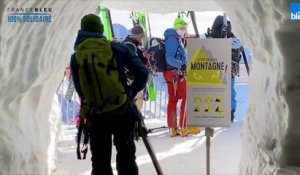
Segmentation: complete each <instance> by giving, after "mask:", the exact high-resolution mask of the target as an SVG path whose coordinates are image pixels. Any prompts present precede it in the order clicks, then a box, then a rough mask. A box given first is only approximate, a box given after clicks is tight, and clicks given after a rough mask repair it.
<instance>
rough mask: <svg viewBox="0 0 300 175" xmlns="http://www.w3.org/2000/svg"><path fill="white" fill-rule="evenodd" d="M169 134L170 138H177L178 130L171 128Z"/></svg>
mask: <svg viewBox="0 0 300 175" xmlns="http://www.w3.org/2000/svg"><path fill="white" fill-rule="evenodd" d="M169 133H170V137H176V135H177V129H176V128H170V129H169Z"/></svg>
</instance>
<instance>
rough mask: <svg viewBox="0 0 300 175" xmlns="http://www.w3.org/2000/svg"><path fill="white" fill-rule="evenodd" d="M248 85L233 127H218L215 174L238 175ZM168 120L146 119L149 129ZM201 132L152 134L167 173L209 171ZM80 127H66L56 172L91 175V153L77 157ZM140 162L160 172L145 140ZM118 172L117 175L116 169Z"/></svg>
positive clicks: (240, 91)
mask: <svg viewBox="0 0 300 175" xmlns="http://www.w3.org/2000/svg"><path fill="white" fill-rule="evenodd" d="M247 94H248V86H247V85H238V86H237V101H238V109H237V114H236V121H235V123H233V125H232V126H231V127H230V128H214V129H215V132H214V137H213V138H212V141H211V174H212V175H238V174H239V164H240V151H241V148H240V147H241V146H240V145H241V140H240V138H241V129H242V125H243V118H244V115H245V113H246V110H247V106H248V100H247V99H248V98H247ZM165 120H166V119H147V120H145V122H146V125H147V127H148V128H153V127H158V126H163V125H165V123H166V121H165ZM201 130H202V131H201V133H200V134H197V135H189V136H188V137H185V138H182V137H180V136H177V137H175V138H171V137H169V133H168V130H167V129H160V130H156V131H155V132H153V133H151V134H149V139H150V141H151V143H152V145H153V147H154V149H155V152H156V155H157V157H158V159H159V162H160V164H161V167H162V169H163V172H164V174H165V175H196V174H199V175H201V174H206V137H205V136H204V128H201ZM75 134H76V129H75V128H74V126H68V125H65V126H63V132H62V133H61V135H60V138H59V139H60V141H59V144H58V152H59V153H58V167H57V170H56V171H55V172H54V173H53V174H54V175H75V174H77V175H89V174H90V171H91V161H90V156H91V154H90V152H89V153H88V157H87V159H86V160H77V158H76V143H75ZM136 147H137V153H136V156H137V163H138V165H139V172H140V174H141V175H154V174H156V172H155V169H154V167H153V164H152V162H151V159H150V157H149V155H148V152H147V150H146V149H145V146H144V144H143V142H142V140H140V141H138V142H136ZM112 166H113V168H114V171H115V167H116V165H115V150H114V149H113V154H112ZM114 174H117V172H116V171H115V172H114Z"/></svg>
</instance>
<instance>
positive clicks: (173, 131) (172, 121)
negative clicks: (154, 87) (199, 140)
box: [163, 17, 200, 137]
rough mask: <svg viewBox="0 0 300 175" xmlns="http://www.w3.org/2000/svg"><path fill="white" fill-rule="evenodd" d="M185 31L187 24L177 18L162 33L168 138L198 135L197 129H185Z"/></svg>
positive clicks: (198, 130)
mask: <svg viewBox="0 0 300 175" xmlns="http://www.w3.org/2000/svg"><path fill="white" fill-rule="evenodd" d="M186 29H187V22H185V21H184V19H183V18H181V17H178V18H176V19H175V21H174V26H173V28H169V29H167V30H166V31H165V32H164V37H165V42H164V43H165V59H166V70H165V71H164V73H163V75H164V78H165V80H166V83H167V88H168V94H169V99H168V104H167V123H168V127H169V130H170V136H171V137H174V136H176V135H177V134H180V135H181V136H182V137H185V136H187V135H188V134H189V133H193V134H194V133H195V134H196V133H199V132H200V129H199V128H191V129H189V128H187V127H186V74H185V71H186V63H187V51H186V49H185V48H184V44H183V42H182V37H184V34H185V31H186ZM179 99H181V106H180V115H179V116H180V117H179V127H180V129H179V128H178V126H177V109H176V108H177V103H178V101H179Z"/></svg>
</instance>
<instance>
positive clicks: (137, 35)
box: [123, 25, 150, 110]
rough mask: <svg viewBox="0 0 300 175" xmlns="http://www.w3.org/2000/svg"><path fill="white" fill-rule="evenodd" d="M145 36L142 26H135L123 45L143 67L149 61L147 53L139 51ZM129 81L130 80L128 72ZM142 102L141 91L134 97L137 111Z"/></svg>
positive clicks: (142, 94)
mask: <svg viewBox="0 0 300 175" xmlns="http://www.w3.org/2000/svg"><path fill="white" fill-rule="evenodd" d="M145 36H146V34H145V31H144V29H143V27H142V26H140V25H136V26H134V27H133V28H132V29H131V35H128V36H127V37H126V38H125V40H124V41H123V43H124V44H125V45H126V46H127V47H128V48H129V49H130V50H131V51H132V52H133V53H134V54H136V55H137V56H138V57H139V58H140V59H141V62H142V63H143V64H144V65H147V64H148V62H149V59H150V55H149V54H148V53H147V52H144V51H143V50H142V49H141V43H142V41H143V39H144V37H145ZM128 74H129V76H128V77H129V79H130V77H131V76H130V74H131V73H130V72H128ZM143 101H144V93H143V90H141V91H140V92H138V94H137V96H136V97H135V103H136V105H137V107H138V109H139V110H141V109H142V108H143Z"/></svg>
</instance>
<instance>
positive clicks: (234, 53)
mask: <svg viewBox="0 0 300 175" xmlns="http://www.w3.org/2000/svg"><path fill="white" fill-rule="evenodd" d="M210 36H211V37H212V38H231V39H232V42H231V46H232V48H231V122H232V123H233V121H234V118H235V114H234V113H235V111H236V107H237V101H236V90H235V77H236V76H239V69H240V67H239V63H240V61H241V58H242V52H243V49H244V47H243V45H242V44H241V41H240V40H239V39H238V38H237V37H236V36H235V35H234V34H233V32H232V28H231V22H230V21H227V23H226V25H224V16H221V15H219V16H217V17H216V18H215V20H214V23H213V25H212V29H211V34H210Z"/></svg>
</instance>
